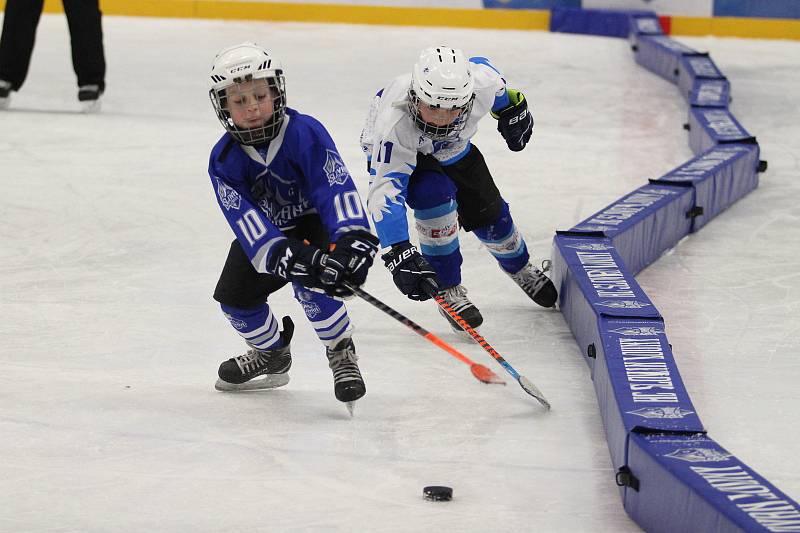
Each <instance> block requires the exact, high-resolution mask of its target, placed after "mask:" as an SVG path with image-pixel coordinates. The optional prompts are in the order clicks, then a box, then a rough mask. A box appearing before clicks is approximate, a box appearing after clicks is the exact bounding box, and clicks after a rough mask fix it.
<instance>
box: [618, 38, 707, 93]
mask: <svg viewBox="0 0 800 533" xmlns="http://www.w3.org/2000/svg"><path fill="white" fill-rule="evenodd" d="M631 46H632V48H633V51H634V56H635V59H636V62H637V63H638V64H640V65H641V66H643V67H644V68H646V69H647V70H649V71H651V72H653V73H655V74H658V75H659V76H661V77H662V78H664V79H665V80H667V81H668V82H670V83H677V82H678V64H679V62H680V60H681V57H682V56H683V55H685V54H691V55H697V53H698V52H697V50H695V49H694V48H690V47H689V46H686V45H684V44H681V43H679V42H678V41H676V40H675V39H671V38H670V37H667V36H666V35H644V34H642V35H632V36H631Z"/></svg>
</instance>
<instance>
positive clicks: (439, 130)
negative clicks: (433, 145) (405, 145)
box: [408, 88, 475, 141]
mask: <svg viewBox="0 0 800 533" xmlns="http://www.w3.org/2000/svg"><path fill="white" fill-rule="evenodd" d="M474 101H475V95H474V94H473V95H472V97H471V98H470V99H469V101H467V103H466V104H464V105H461V106H457V107H453V108H451V109H458V110H459V113H458V116H457V117H456V118H455V119H454V120H453V121H452V122H450V123H449V124H445V125H443V126H439V125H437V124H432V123H430V122H425V120H424V119H423V118H422V115H421V113H420V110H419V106H420V104H422V105H427V106H428V107H430V108H432V109H436V108H439V107H441V106H439V105H430V104H427V103H425V102H423V101H421V100H420V98H419V96H418V95H417V93H416V92H415V91H414V89H413V88H409V90H408V111H409V112H410V113H411V118H413V119H414V124H415V125H416V126H417V128H419V130H420V131H421V132H422V133H424V134H425V135H426V136H427V137H429V138H430V139H432V140H434V141H444V140H448V139H455V138H456V137H458V134H459V133H461V131H462V130H463V129H464V127H465V126H466V125H467V119H468V118H469V114H470V112H471V111H472V103H473V102H474Z"/></svg>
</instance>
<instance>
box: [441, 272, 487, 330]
mask: <svg viewBox="0 0 800 533" xmlns="http://www.w3.org/2000/svg"><path fill="white" fill-rule="evenodd" d="M436 296H441V297H442V298H443V299H444V302H445V303H446V304H447V305H448V306H449V307H450V309H452V310H453V311H455V312H456V313H458V315H459V316H460V317H461V318H463V319H464V322H466V323H467V325H469V327H471V328H472V329H477V328H478V326H480V325H481V324H483V316H482V315H481V312H480V311H479V310H478V308H477V307H475V304H473V303H472V302H471V301H470V300H469V298H467V288H466V287H464V286H463V285H454V286H452V287H449V288H447V289H442V290H440V291H439V292H438V293H437V294H436ZM439 313H440V314H441V315H442V316H443V317H445V318H446V319H447V322H448V323H449V324H450V327H451V328H453V331H455V332H456V333H459V334H461V335H467V336H469V334H468V333H467V332H465V331H464V330H463V329H462V328H461V326H459V325H458V322H456V321H455V319H454V318H453V317H451V316H450V315H449V314H448V313H447V311H445V310H444V309H442V308H441V307H439ZM469 338H470V339H471V338H472V337H471V336H469Z"/></svg>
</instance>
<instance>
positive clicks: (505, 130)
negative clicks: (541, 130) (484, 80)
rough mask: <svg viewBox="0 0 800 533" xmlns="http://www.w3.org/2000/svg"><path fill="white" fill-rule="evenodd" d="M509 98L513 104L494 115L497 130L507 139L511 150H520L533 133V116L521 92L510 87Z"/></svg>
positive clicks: (493, 113)
mask: <svg viewBox="0 0 800 533" xmlns="http://www.w3.org/2000/svg"><path fill="white" fill-rule="evenodd" d="M508 99H509V101H510V102H511V104H510V105H509V106H508V107H506V108H505V109H502V110H500V111H498V112H497V113H495V112H494V111H492V116H493V117H494V118H496V119H497V131H499V132H500V135H502V136H503V139H505V140H506V144H507V145H508V148H509V150H511V151H512V152H519V151H520V150H522V149H523V148H525V145H526V144H528V141H529V140H530V139H531V135H532V134H533V116H532V115H531V113H530V111H528V101H527V100H526V99H525V95H524V94H522V93H521V92H519V91H517V90H514V89H508Z"/></svg>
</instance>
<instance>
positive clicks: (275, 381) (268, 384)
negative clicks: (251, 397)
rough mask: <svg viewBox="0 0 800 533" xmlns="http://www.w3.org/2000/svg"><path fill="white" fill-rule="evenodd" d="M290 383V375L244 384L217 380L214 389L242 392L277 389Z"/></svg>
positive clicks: (270, 375) (268, 376)
mask: <svg viewBox="0 0 800 533" xmlns="http://www.w3.org/2000/svg"><path fill="white" fill-rule="evenodd" d="M287 383H289V374H267V375H266V376H264V377H263V378H256V379H251V380H250V381H246V382H244V383H240V384H236V383H228V382H227V381H223V380H221V379H217V382H216V383H215V384H214V388H215V389H217V390H218V391H221V392H240V391H248V390H266V389H277V388H278V387H283V386H284V385H286V384H287Z"/></svg>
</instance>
